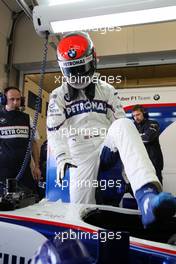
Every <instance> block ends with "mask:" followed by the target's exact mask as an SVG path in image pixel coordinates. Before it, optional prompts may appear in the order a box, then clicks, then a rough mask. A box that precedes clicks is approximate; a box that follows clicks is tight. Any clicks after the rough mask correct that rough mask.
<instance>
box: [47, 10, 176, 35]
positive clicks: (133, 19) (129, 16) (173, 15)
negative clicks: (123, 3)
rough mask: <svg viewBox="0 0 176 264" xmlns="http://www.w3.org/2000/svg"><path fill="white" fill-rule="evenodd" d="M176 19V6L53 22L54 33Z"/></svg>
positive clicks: (111, 29)
mask: <svg viewBox="0 0 176 264" xmlns="http://www.w3.org/2000/svg"><path fill="white" fill-rule="evenodd" d="M174 19H176V6H174V7H162V8H156V9H148V10H141V11H135V12H132V11H131V12H126V13H121V14H110V15H103V16H94V17H85V18H78V19H71V20H63V21H54V22H51V28H52V32H53V33H58V32H67V31H74V30H92V31H93V30H96V31H97V30H101V29H102V28H108V29H109V31H113V27H114V31H115V27H117V26H118V27H121V26H129V25H139V24H147V23H154V22H163V21H169V20H174Z"/></svg>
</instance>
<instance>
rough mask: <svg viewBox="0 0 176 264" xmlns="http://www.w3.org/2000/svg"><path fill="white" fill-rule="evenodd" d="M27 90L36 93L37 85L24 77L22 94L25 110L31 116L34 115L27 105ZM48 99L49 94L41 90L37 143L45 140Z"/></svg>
mask: <svg viewBox="0 0 176 264" xmlns="http://www.w3.org/2000/svg"><path fill="white" fill-rule="evenodd" d="M29 91H31V92H32V93H34V94H35V95H37V94H38V85H37V84H36V83H34V82H33V81H31V80H30V79H29V78H27V77H25V85H24V96H25V112H26V113H28V114H29V115H30V116H31V117H32V118H33V117H34V113H35V110H33V109H32V108H29V107H28V95H29ZM48 100H49V94H48V93H47V92H46V91H44V90H43V92H42V108H41V113H39V117H38V123H37V130H38V132H39V136H40V139H39V145H40V146H41V144H42V143H43V142H44V141H45V140H46V106H47V102H48Z"/></svg>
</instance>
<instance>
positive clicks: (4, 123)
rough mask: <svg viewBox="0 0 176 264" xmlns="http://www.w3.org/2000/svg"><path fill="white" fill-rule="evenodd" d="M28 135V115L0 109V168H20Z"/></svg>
mask: <svg viewBox="0 0 176 264" xmlns="http://www.w3.org/2000/svg"><path fill="white" fill-rule="evenodd" d="M29 136H30V121H29V115H28V114H26V113H23V112H20V111H6V110H1V111H0V168H6V167H8V168H15V169H17V168H20V166H21V164H22V162H23V160H24V157H25V153H26V149H27V145H28V142H29Z"/></svg>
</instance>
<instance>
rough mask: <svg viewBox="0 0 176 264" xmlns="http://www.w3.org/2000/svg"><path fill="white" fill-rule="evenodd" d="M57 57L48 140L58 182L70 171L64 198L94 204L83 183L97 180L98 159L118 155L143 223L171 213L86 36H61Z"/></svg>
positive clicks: (174, 207)
mask: <svg viewBox="0 0 176 264" xmlns="http://www.w3.org/2000/svg"><path fill="white" fill-rule="evenodd" d="M57 56H58V62H59V66H60V69H61V71H62V73H63V75H64V78H65V81H64V82H63V84H62V85H61V87H58V88H56V89H55V90H54V91H53V92H52V94H51V96H50V101H49V108H48V115H47V131H48V144H49V146H50V148H51V151H52V152H53V153H54V155H55V158H56V161H57V181H58V184H59V183H60V182H62V179H63V178H64V173H65V170H66V168H69V170H70V201H71V202H72V203H90V204H93V203H95V188H94V186H93V185H89V184H87V182H93V181H94V180H95V179H97V174H98V170H99V165H100V163H102V162H103V163H107V165H108V162H109V166H111V165H112V160H114V161H115V160H116V158H117V157H119V154H120V158H121V160H122V162H123V164H124V168H125V172H126V174H127V177H128V180H129V182H130V184H131V186H132V189H133V192H134V194H135V198H136V200H137V203H138V206H139V208H140V210H141V213H142V222H143V225H144V227H148V226H149V225H150V224H152V223H155V222H156V221H157V220H159V219H161V216H162V220H164V219H165V218H169V217H171V216H173V215H174V214H175V211H176V201H175V199H174V197H173V196H172V195H171V194H168V193H164V192H161V184H160V182H159V181H158V178H157V176H156V174H155V169H154V167H153V165H152V163H151V161H150V159H149V157H148V154H147V152H146V150H145V147H144V145H143V143H142V140H141V138H140V136H139V133H138V131H137V129H136V128H135V126H134V124H133V122H132V121H131V120H129V119H127V118H126V116H125V113H124V110H123V108H122V106H121V105H120V103H119V100H118V94H117V91H116V90H115V89H114V88H113V87H112V86H111V85H109V84H107V83H106V82H104V81H101V80H99V79H98V77H97V75H96V73H95V70H96V53H95V49H94V45H93V43H92V41H91V39H90V37H89V35H88V34H87V33H83V32H80V33H79V32H72V33H68V34H67V35H65V36H63V38H62V39H61V41H60V42H59V43H58V46H57ZM105 130H106V131H107V135H105V133H104V131H105ZM102 131H103V133H102ZM84 183H85V184H84ZM163 216H164V217H163Z"/></svg>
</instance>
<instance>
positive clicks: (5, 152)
mask: <svg viewBox="0 0 176 264" xmlns="http://www.w3.org/2000/svg"><path fill="white" fill-rule="evenodd" d="M3 100H4V101H5V102H4V105H5V107H4V109H2V110H1V111H0V171H1V176H0V180H1V181H2V182H4V183H5V181H6V179H7V178H16V176H17V175H18V173H19V171H20V169H21V166H22V163H23V160H24V157H25V154H26V150H27V146H28V142H29V137H30V127H31V125H30V117H29V115H28V114H26V113H24V112H22V111H20V106H21V103H22V100H23V97H21V92H20V90H19V89H18V88H16V87H7V88H6V89H5V90H4V95H3ZM32 157H33V161H34V170H33V176H32V174H31V169H30V161H29V163H28V165H27V167H26V170H25V172H24V175H23V177H22V178H21V180H20V181H19V184H20V186H21V187H25V188H27V189H29V190H31V191H35V190H36V188H35V186H36V184H35V181H38V180H39V178H40V175H41V173H40V169H39V151H38V145H37V136H36V137H35V139H34V141H33V143H32Z"/></svg>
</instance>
